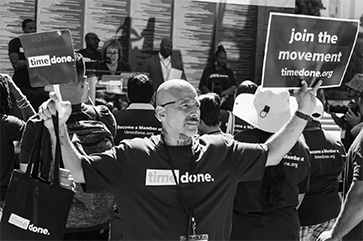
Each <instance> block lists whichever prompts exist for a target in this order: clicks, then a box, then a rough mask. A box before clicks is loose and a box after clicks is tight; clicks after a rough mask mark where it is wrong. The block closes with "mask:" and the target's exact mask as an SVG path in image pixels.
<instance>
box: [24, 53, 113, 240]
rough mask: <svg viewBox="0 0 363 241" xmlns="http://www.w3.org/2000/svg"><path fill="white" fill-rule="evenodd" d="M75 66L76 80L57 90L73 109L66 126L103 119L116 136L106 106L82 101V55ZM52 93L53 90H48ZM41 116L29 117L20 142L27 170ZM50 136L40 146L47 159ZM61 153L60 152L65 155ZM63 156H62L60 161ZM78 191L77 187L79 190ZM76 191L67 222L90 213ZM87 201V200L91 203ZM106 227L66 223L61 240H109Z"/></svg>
mask: <svg viewBox="0 0 363 241" xmlns="http://www.w3.org/2000/svg"><path fill="white" fill-rule="evenodd" d="M74 57H75V65H76V73H77V83H75V84H66V85H60V93H61V95H62V99H63V100H65V101H69V103H70V104H71V106H69V111H70V112H72V114H71V115H70V116H67V125H70V124H73V123H75V122H76V121H79V120H99V121H101V122H103V123H104V124H105V125H106V126H107V128H108V130H109V131H110V132H111V133H112V135H113V136H115V135H116V120H115V118H114V116H113V114H112V113H111V112H110V111H109V110H108V108H107V107H106V106H103V105H100V106H91V105H87V104H84V103H82V96H83V92H84V88H85V81H86V76H85V65H84V60H83V57H82V55H81V54H79V53H75V55H74ZM51 93H54V92H51ZM40 121H41V118H39V115H36V116H34V117H33V118H30V119H29V121H28V123H27V125H26V128H25V131H24V135H23V138H22V141H21V151H20V163H21V170H23V171H24V170H26V166H27V163H28V158H29V156H30V153H31V150H32V147H33V141H34V136H35V135H36V131H37V125H38V124H39V123H40ZM49 138H50V136H49V133H48V132H43V137H42V147H41V150H42V152H41V157H42V160H49V158H48V157H49V155H51V144H50V139H49ZM64 154H65V153H64V152H62V155H63V156H64ZM64 159H65V156H64V157H63V161H64ZM49 164H50V163H49V162H44V163H42V170H49V168H45V167H46V166H47V165H49ZM42 174H43V176H44V178H46V179H50V178H51V177H49V176H48V173H42ZM78 191H79V190H77V192H78ZM77 195H78V194H77V193H76V195H75V197H74V200H73V202H72V206H71V211H70V214H69V217H68V221H69V220H70V219H69V218H70V216H72V217H74V213H73V212H77V214H79V216H82V215H84V213H86V212H90V211H89V210H88V206H87V203H84V202H82V201H81V200H80V199H77V198H78V197H77ZM91 201H92V200H90V201H89V202H91ZM108 229H109V222H106V223H104V224H102V225H98V226H93V227H83V228H73V227H70V226H69V222H67V226H66V232H65V234H64V240H107V239H108V233H109V232H108Z"/></svg>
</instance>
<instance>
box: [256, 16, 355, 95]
mask: <svg viewBox="0 0 363 241" xmlns="http://www.w3.org/2000/svg"><path fill="white" fill-rule="evenodd" d="M358 26H359V20H351V19H350V20H346V19H333V18H322V17H314V16H306V15H294V14H283V13H270V19H269V25H268V30H267V31H268V32H267V42H266V47H265V56H264V64H263V70H262V81H261V85H262V87H264V88H291V89H294V88H299V87H300V85H301V80H305V81H306V82H307V83H308V85H309V86H313V85H314V84H315V83H316V82H317V81H318V80H322V81H323V83H322V86H321V88H327V87H336V86H340V85H341V83H342V81H343V77H344V74H345V71H346V69H347V67H348V64H349V60H350V58H351V55H352V52H353V49H354V46H355V43H356V40H357V36H358Z"/></svg>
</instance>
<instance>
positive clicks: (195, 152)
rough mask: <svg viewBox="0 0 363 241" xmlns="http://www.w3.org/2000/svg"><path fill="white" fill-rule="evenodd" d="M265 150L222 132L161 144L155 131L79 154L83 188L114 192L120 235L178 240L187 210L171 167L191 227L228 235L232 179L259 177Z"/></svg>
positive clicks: (218, 236)
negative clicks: (192, 223) (193, 223)
mask: <svg viewBox="0 0 363 241" xmlns="http://www.w3.org/2000/svg"><path fill="white" fill-rule="evenodd" d="M166 148H168V150H169V152H170V155H168V154H167V149H166ZM266 150H267V149H266V146H264V145H261V144H247V143H238V142H236V141H234V140H233V139H231V138H227V137H224V136H223V135H203V136H201V137H199V138H195V139H194V141H193V145H189V146H173V147H170V146H169V147H166V146H165V145H164V144H163V143H162V142H161V140H160V136H159V135H158V136H152V137H150V138H144V139H140V138H134V139H132V140H124V141H121V143H120V145H118V146H116V147H114V148H113V149H111V150H110V151H107V152H105V153H102V154H94V155H91V156H90V157H84V158H83V160H82V167H83V172H84V177H85V181H86V185H85V186H86V191H89V192H92V191H102V190H108V191H113V192H115V195H116V202H117V205H118V210H119V213H120V215H121V217H122V221H123V234H124V238H125V240H179V238H180V236H181V235H185V234H186V231H187V224H188V215H187V214H186V211H185V210H184V208H183V206H182V204H181V199H180V197H179V195H178V191H177V188H176V185H175V179H174V175H173V173H172V170H175V175H176V178H177V180H178V182H179V184H180V189H181V196H182V197H183V199H184V200H185V204H186V207H191V202H192V203H193V205H194V216H195V221H196V223H197V229H196V232H197V233H198V234H208V235H209V240H229V235H230V231H231V221H232V205H233V199H234V195H235V191H236V187H237V183H238V182H241V181H246V180H256V179H260V178H261V177H262V175H263V172H264V169H265V167H264V166H265V163H266V159H267V152H266ZM193 162H194V172H193V171H192V163H193ZM171 163H172V166H173V167H174V168H172V167H171ZM193 173H195V174H194V175H193ZM192 190H193V198H192V193H191V192H192ZM191 200H193V201H191Z"/></svg>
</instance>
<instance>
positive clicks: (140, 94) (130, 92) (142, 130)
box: [113, 74, 161, 145]
mask: <svg viewBox="0 0 363 241" xmlns="http://www.w3.org/2000/svg"><path fill="white" fill-rule="evenodd" d="M153 96H154V87H153V85H152V81H151V80H150V78H149V76H148V75H145V74H135V75H133V76H131V77H130V78H129V80H128V82H127V98H128V100H129V103H130V105H129V106H128V107H127V108H126V109H124V110H120V111H114V112H113V114H114V116H115V119H116V122H117V135H116V138H115V144H116V145H118V143H119V142H120V141H121V140H124V139H132V138H134V137H150V136H151V135H153V134H159V133H160V132H161V123H160V122H159V121H158V119H156V117H155V108H154V106H153V105H152V104H151V102H152V100H153Z"/></svg>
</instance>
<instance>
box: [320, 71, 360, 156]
mask: <svg viewBox="0 0 363 241" xmlns="http://www.w3.org/2000/svg"><path fill="white" fill-rule="evenodd" d="M346 86H347V90H348V97H349V98H350V99H351V100H350V101H349V103H348V105H346V106H345V105H328V110H327V111H328V113H330V115H331V117H332V118H333V120H334V122H335V123H336V124H337V125H338V126H339V127H340V128H341V130H342V132H341V140H342V142H343V144H344V147H345V149H346V150H348V149H349V147H350V145H351V144H352V143H353V140H354V138H355V137H354V136H353V135H352V133H351V130H352V128H354V127H355V126H357V125H358V124H360V123H361V122H362V115H361V113H360V107H359V105H358V104H357V101H358V98H359V97H360V95H361V93H362V91H363V74H360V73H359V74H356V75H354V76H353V78H352V79H351V80H350V81H349V82H348V83H347V84H346ZM336 113H340V115H337V114H336Z"/></svg>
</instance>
